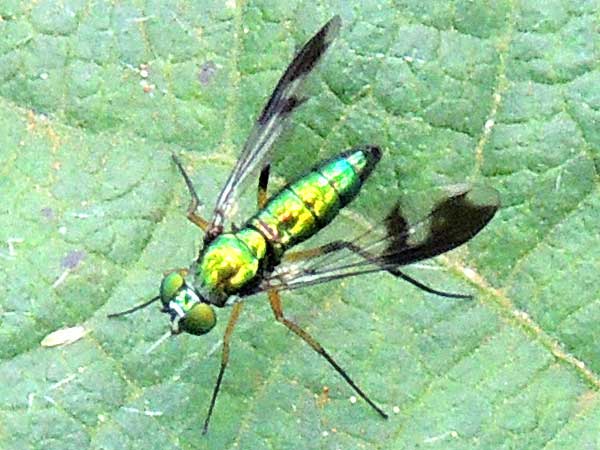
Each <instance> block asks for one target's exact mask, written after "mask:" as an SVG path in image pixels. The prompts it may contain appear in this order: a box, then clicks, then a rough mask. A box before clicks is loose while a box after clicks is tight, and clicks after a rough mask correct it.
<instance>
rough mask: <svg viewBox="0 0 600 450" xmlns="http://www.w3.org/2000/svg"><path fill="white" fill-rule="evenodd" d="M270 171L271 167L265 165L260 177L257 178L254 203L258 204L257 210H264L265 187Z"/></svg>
mask: <svg viewBox="0 0 600 450" xmlns="http://www.w3.org/2000/svg"><path fill="white" fill-rule="evenodd" d="M270 170H271V165H270V164H267V165H266V166H264V167H263V168H262V170H261V171H260V176H259V177H258V192H257V193H256V203H257V204H258V209H262V208H264V206H265V205H266V204H267V186H268V185H269V172H270Z"/></svg>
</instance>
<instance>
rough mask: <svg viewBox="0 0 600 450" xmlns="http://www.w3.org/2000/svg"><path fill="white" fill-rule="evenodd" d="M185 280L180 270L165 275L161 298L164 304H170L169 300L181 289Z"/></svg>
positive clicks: (161, 284) (161, 287) (161, 285)
mask: <svg viewBox="0 0 600 450" xmlns="http://www.w3.org/2000/svg"><path fill="white" fill-rule="evenodd" d="M184 283H185V280H184V279H183V277H182V276H181V274H180V273H179V272H171V273H170V274H169V275H167V276H165V277H164V278H163V279H162V282H161V283H160V300H161V301H162V303H163V305H168V304H169V302H170V301H171V299H172V298H173V297H175V295H177V293H178V292H179V290H180V289H181V287H182V286H183V284H184Z"/></svg>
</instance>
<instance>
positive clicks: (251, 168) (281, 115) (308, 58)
mask: <svg viewBox="0 0 600 450" xmlns="http://www.w3.org/2000/svg"><path fill="white" fill-rule="evenodd" d="M340 26H341V19H340V17H339V16H335V17H333V18H332V19H331V20H330V21H329V22H327V23H326V24H325V25H324V26H323V28H321V29H320V30H319V31H318V32H317V33H316V34H315V35H314V36H313V37H312V38H311V39H310V40H309V41H308V42H307V43H306V44H304V47H302V49H301V50H300V52H299V53H298V54H297V55H296V57H295V58H294V59H293V61H292V62H291V63H290V65H289V66H288V67H287V69H286V70H285V72H284V73H283V76H282V77H281V79H280V80H279V82H278V83H277V86H276V87H275V90H274V91H273V93H272V94H271V97H270V98H269V101H268V102H267V104H266V105H265V107H264V108H263V110H262V112H261V113H260V116H259V117H258V119H257V120H256V123H255V124H254V127H253V129H252V131H251V132H250V135H249V136H248V139H247V140H246V143H245V144H244V147H243V149H242V152H241V155H240V158H239V159H238V161H237V163H236V165H235V167H234V168H233V170H232V171H231V173H230V174H229V178H228V179H227V182H226V183H225V185H224V186H223V189H222V190H221V193H220V194H219V197H218V199H217V203H216V205H215V210H214V215H213V219H212V227H211V228H213V229H214V228H222V227H223V225H224V223H225V220H227V219H228V218H229V216H230V214H231V212H232V207H233V205H234V201H235V199H236V198H237V197H238V195H239V193H240V190H241V188H242V186H244V185H245V182H246V181H247V180H248V179H249V177H250V176H251V175H256V174H257V172H258V171H259V170H260V169H262V168H263V167H264V166H265V165H266V164H268V161H269V159H270V157H271V150H272V146H273V143H274V142H275V140H276V139H277V137H278V136H279V135H280V134H281V131H282V130H283V127H284V125H285V124H286V122H287V119H288V118H289V117H290V115H291V113H292V112H293V111H294V110H295V109H296V108H297V107H298V106H300V105H301V104H302V103H303V102H304V101H305V100H306V98H305V97H302V96H301V94H300V91H301V87H302V84H303V82H304V80H305V79H306V77H307V76H308V75H309V74H310V73H311V71H312V70H313V69H314V67H315V66H316V65H317V63H318V62H319V60H320V59H321V57H322V56H323V54H324V53H325V51H326V50H327V48H329V46H330V45H331V43H332V41H333V40H334V38H335V37H336V36H337V34H338V32H339V29H340Z"/></svg>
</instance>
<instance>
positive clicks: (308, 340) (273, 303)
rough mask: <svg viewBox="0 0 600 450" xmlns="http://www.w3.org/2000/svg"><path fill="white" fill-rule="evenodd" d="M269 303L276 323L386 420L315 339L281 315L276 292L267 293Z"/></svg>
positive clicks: (281, 308) (281, 310)
mask: <svg viewBox="0 0 600 450" xmlns="http://www.w3.org/2000/svg"><path fill="white" fill-rule="evenodd" d="M269 302H270V303H271V309H273V313H274V314H275V319H276V320H277V321H278V322H280V323H282V324H284V325H285V326H286V327H287V328H288V329H290V330H291V331H292V332H293V333H294V334H296V335H298V336H300V337H301V338H302V339H303V340H304V342H306V343H307V344H308V345H310V346H311V347H312V349H313V350H314V351H316V352H317V353H318V354H319V355H321V356H322V357H323V358H325V359H326V360H327V362H328V363H329V364H330V365H331V366H332V367H333V368H334V369H335V371H336V372H337V373H339V374H340V375H341V376H342V378H343V379H344V380H346V383H348V384H349V385H350V386H351V387H352V389H354V391H355V392H356V393H357V394H358V395H359V396H360V397H361V398H362V399H363V400H365V401H366V402H367V403H368V404H369V405H370V406H371V407H372V408H373V409H374V410H375V411H377V413H378V414H379V415H380V416H381V417H383V418H384V419H387V418H388V415H387V414H386V413H385V412H384V411H383V410H382V409H381V408H380V407H379V406H377V405H376V404H375V403H374V402H373V401H372V400H371V399H370V398H369V397H368V396H367V394H365V393H364V392H363V390H362V389H361V388H359V387H358V385H357V384H356V383H355V382H354V381H352V378H350V376H349V375H348V374H347V373H346V371H345V370H344V369H342V368H341V367H340V365H339V364H338V363H337V362H335V360H334V359H333V358H332V357H331V355H329V353H327V352H326V351H325V349H324V348H323V347H322V346H321V344H319V343H318V342H317V341H316V339H315V338H313V337H312V336H311V335H310V334H309V333H307V332H306V331H304V330H303V329H302V328H300V327H299V326H298V325H296V324H295V323H294V322H292V321H291V320H289V319H287V318H286V317H285V316H284V315H283V307H282V305H281V297H280V296H279V292H278V291H276V290H274V289H271V290H270V291H269Z"/></svg>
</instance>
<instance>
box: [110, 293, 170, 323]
mask: <svg viewBox="0 0 600 450" xmlns="http://www.w3.org/2000/svg"><path fill="white" fill-rule="evenodd" d="M158 300H160V295H157V296H156V297H154V298H151V299H150V300H148V301H147V302H144V303H140V304H139V305H135V306H134V307H133V308H129V309H126V310H125V311H120V312H117V313H111V314H108V315H107V316H106V317H108V318H109V319H114V318H115V317H121V316H126V315H127V314H131V313H133V312H136V311H137V310H138V309H144V308H145V307H146V306H148V305H151V304H152V303H154V302H156V301H158Z"/></svg>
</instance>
